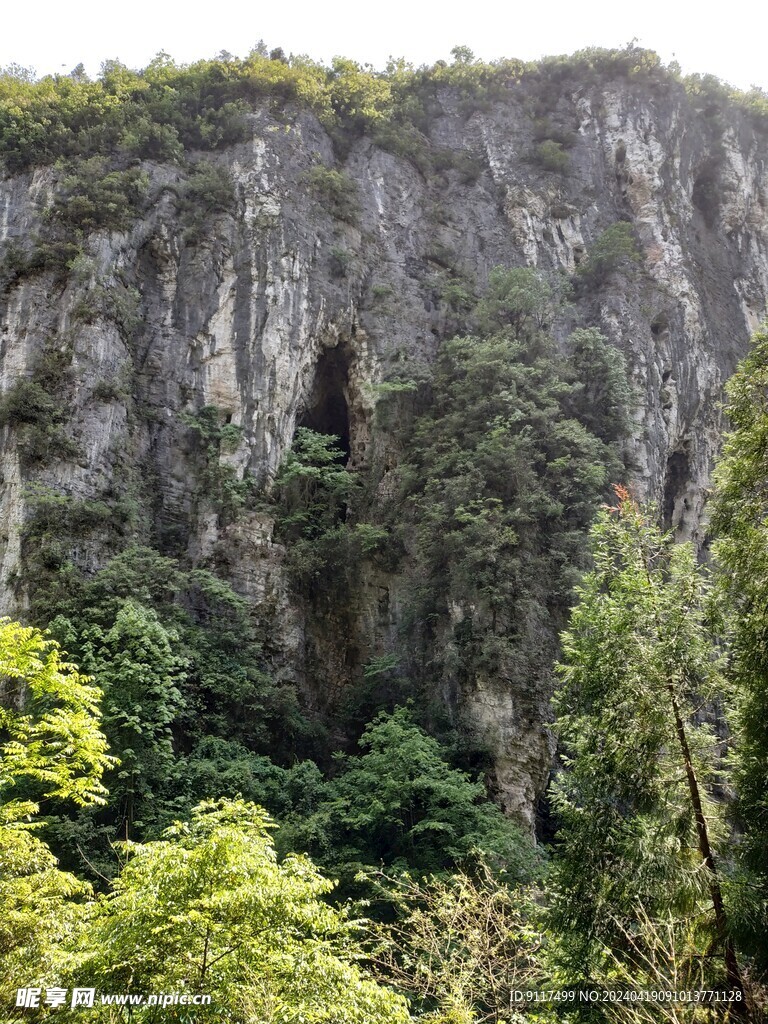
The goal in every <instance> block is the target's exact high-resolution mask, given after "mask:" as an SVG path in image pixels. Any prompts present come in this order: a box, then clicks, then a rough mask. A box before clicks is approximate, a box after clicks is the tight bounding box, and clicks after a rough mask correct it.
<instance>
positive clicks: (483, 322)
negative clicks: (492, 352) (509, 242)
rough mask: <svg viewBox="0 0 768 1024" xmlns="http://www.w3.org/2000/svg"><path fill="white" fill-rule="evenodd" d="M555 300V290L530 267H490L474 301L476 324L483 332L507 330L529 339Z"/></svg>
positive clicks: (541, 325)
mask: <svg viewBox="0 0 768 1024" xmlns="http://www.w3.org/2000/svg"><path fill="white" fill-rule="evenodd" d="M559 302H560V295H559V294H558V291H557V290H556V289H555V288H554V287H553V285H552V284H550V282H548V281H547V280H546V279H545V278H544V277H542V276H541V274H539V273H538V272H537V271H536V270H534V269H533V268H532V267H512V268H508V267H494V268H493V270H492V271H491V273H490V274H489V276H488V289H487V291H486V293H485V295H484V296H483V298H482V299H481V300H480V302H479V303H478V304H477V309H476V316H477V321H478V325H479V327H480V331H481V332H482V333H483V334H485V335H489V334H496V333H497V332H502V331H511V333H512V336H513V337H514V338H516V339H518V340H520V339H522V338H527V339H528V340H529V341H530V340H531V339H532V338H533V337H534V336H535V334H536V332H537V331H541V330H543V329H544V328H546V327H547V326H548V325H549V324H550V323H551V322H552V320H553V318H554V316H555V315H556V312H557V308H558V305H559Z"/></svg>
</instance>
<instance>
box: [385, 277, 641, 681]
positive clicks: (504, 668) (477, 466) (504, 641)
mask: <svg viewBox="0 0 768 1024" xmlns="http://www.w3.org/2000/svg"><path fill="white" fill-rule="evenodd" d="M529 284H532V287H531V288H530V289H529V287H528V286H529ZM477 315H478V319H479V321H480V322H481V323H483V324H485V326H486V327H487V328H489V329H493V328H495V329H496V330H500V331H501V332H502V333H497V334H494V335H492V336H490V337H487V338H485V339H479V338H456V339H453V340H452V341H450V342H447V343H446V344H444V345H443V347H442V349H441V351H440V354H439V356H438V359H437V362H436V364H435V368H434V375H433V378H432V381H431V402H430V404H429V406H428V408H427V409H426V411H425V412H424V413H423V414H422V415H421V416H419V417H418V419H417V420H416V422H415V424H414V427H413V431H412V435H411V437H410V438H409V440H408V443H407V448H406V455H405V459H404V461H403V464H402V466H401V479H402V486H403V492H404V496H405V497H406V498H407V504H406V517H405V518H406V522H405V542H406V543H407V544H408V545H409V546H410V547H411V550H412V551H413V563H412V565H413V571H412V574H411V579H412V588H411V607H410V614H411V616H412V627H411V628H412V631H413V632H412V636H413V637H414V639H415V641H416V649H417V650H418V648H419V645H421V646H422V648H423V650H424V657H425V658H426V659H428V662H429V664H430V672H435V673H441V675H442V678H445V675H446V674H448V675H449V676H451V677H454V678H458V679H466V678H473V677H475V676H476V675H477V674H480V675H482V676H483V677H487V678H494V679H498V680H504V681H505V685H513V684H517V685H519V686H521V687H523V688H528V689H529V688H530V686H531V679H536V678H538V679H543V678H544V676H545V674H546V672H547V662H548V659H549V658H550V657H552V655H553V653H554V646H555V633H556V625H555V623H556V621H557V617H558V616H559V615H560V614H562V612H563V610H564V607H565V605H566V604H567V602H568V599H569V593H570V588H571V585H572V583H573V582H574V581H575V578H576V573H577V571H578V568H579V567H580V566H581V565H582V564H583V561H584V557H585V545H584V538H585V535H586V531H587V528H588V524H589V522H590V521H591V519H592V516H593V514H594V511H595V509H596V507H597V503H598V502H599V500H600V499H601V497H602V496H603V495H604V493H605V487H606V483H607V467H608V466H611V467H615V468H618V464H617V459H616V454H615V450H612V449H611V448H609V447H608V445H606V444H605V443H604V442H603V441H602V440H601V439H599V438H598V437H597V436H595V434H594V433H592V432H590V431H589V430H588V429H587V428H586V427H585V426H584V425H583V424H582V423H581V422H579V420H578V419H577V418H576V417H577V416H578V415H580V413H581V404H580V402H579V396H580V388H581V386H580V385H578V386H577V385H572V384H569V383H568V380H569V379H573V375H574V372H573V369H572V368H571V367H570V366H569V364H568V362H567V361H566V360H565V359H564V358H563V357H561V356H560V355H559V354H558V353H557V351H556V350H555V348H554V346H553V345H552V342H551V341H550V339H549V338H548V336H547V335H546V334H545V333H544V331H543V330H542V327H543V325H544V324H545V323H548V322H551V318H552V317H553V316H554V315H555V303H554V298H553V295H552V291H551V289H550V288H549V286H548V285H547V283H546V282H545V281H543V280H542V279H541V278H538V277H537V276H536V275H535V274H534V273H533V272H531V271H528V270H525V269H518V270H512V271H507V270H499V271H498V272H494V274H493V275H492V280H491V287H490V288H489V294H488V296H486V297H485V298H484V299H483V300H481V302H480V304H479V305H478V314H477ZM606 377H607V380H606V386H608V387H612V386H613V384H615V383H616V380H615V379H613V378H611V376H610V374H607V375H606ZM614 402H615V408H616V409H619V408H620V407H621V405H622V402H623V398H622V394H621V392H620V391H619V392H618V393H617V394H616V395H615V396H614V398H612V399H611V401H610V402H608V404H607V409H608V410H610V408H611V404H612V403H614ZM609 415H610V412H609ZM591 425H592V426H593V427H594V420H593V422H592V424H591ZM614 426H617V422H615V423H614V424H613V426H611V427H610V428H609V427H608V425H607V423H606V424H605V425H604V426H602V427H601V431H602V433H603V434H604V436H606V438H607V437H608V436H609V434H610V431H611V430H613V429H614ZM449 610H450V617H449ZM435 645H436V646H435Z"/></svg>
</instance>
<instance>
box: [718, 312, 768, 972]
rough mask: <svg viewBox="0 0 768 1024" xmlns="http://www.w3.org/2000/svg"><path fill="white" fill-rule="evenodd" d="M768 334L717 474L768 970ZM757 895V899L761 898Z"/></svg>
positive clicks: (742, 770) (739, 781)
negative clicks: (767, 854) (767, 942)
mask: <svg viewBox="0 0 768 1024" xmlns="http://www.w3.org/2000/svg"><path fill="white" fill-rule="evenodd" d="M767 386H768V329H767V328H766V327H763V328H762V329H761V330H759V331H757V332H756V334H755V336H754V338H753V342H752V349H751V351H750V353H749V354H748V355H747V357H746V358H745V359H744V360H743V362H742V363H741V365H740V366H739V368H738V370H737V372H736V373H735V374H734V375H733V377H732V378H731V380H730V381H729V383H728V385H727V392H728V399H729V402H728V407H727V413H728V418H729V420H730V423H731V427H732V429H731V432H730V433H729V434H728V435H727V437H726V440H725V444H724V446H723V455H722V458H721V460H720V462H719V464H718V467H717V471H716V475H715V494H714V502H713V507H712V519H711V531H712V533H713V534H714V536H715V538H716V543H715V544H714V556H715V561H716V565H717V580H718V587H719V591H720V594H721V595H722V599H723V604H724V608H725V610H726V611H727V614H728V618H729V634H730V640H731V675H732V677H733V680H734V682H735V684H736V697H737V699H736V701H735V702H734V707H733V712H734V713H733V718H732V727H733V729H734V732H735V734H736V744H735V758H734V778H735V781H736V785H737V789H738V794H739V811H740V814H741V817H742V820H743V821H744V823H745V825H746V836H745V837H744V842H743V844H742V854H743V858H744V861H745V865H746V867H747V869H748V879H747V880H746V885H745V887H744V888H745V891H746V893H747V900H746V901H745V902H744V903H743V904H742V907H741V909H740V913H741V914H742V916H743V917H744V930H745V932H746V933H747V936H746V937H745V941H747V942H748V945H749V948H750V949H751V951H753V952H754V953H755V954H756V955H757V957H758V959H759V961H760V964H761V966H762V967H763V969H766V968H768V957H766V951H765V944H764V942H763V936H764V935H765V933H766V929H768V864H766V858H765V851H766V846H767V845H768V615H766V608H767V607H768V528H767V527H766V510H767V507H768V497H767V496H766V493H767V492H766V480H767V478H768V474H767V473H766V465H765V452H766V446H768V399H767V398H766V387H767ZM756 896H757V898H755V897H756Z"/></svg>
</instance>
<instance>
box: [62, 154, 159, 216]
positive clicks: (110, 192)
mask: <svg viewBox="0 0 768 1024" xmlns="http://www.w3.org/2000/svg"><path fill="white" fill-rule="evenodd" d="M67 171H68V172H69V173H68V174H67V176H66V177H65V178H64V179H63V181H62V183H61V185H60V187H59V188H58V189H57V191H56V194H55V197H54V201H53V207H52V209H51V211H50V215H51V218H52V219H53V220H54V221H55V222H56V223H58V224H60V225H62V226H63V227H64V228H66V229H68V230H69V231H76V232H82V233H83V234H87V233H89V232H90V231H95V230H98V229H101V228H105V229H107V230H109V231H125V230H127V228H129V227H130V225H131V223H132V222H133V221H134V220H135V218H136V217H138V216H139V214H140V213H141V212H142V209H143V205H144V200H145V196H146V192H147V187H148V184H149V178H148V176H147V174H146V172H145V171H142V170H141V169H140V168H138V167H129V168H127V169H126V170H110V169H109V167H108V164H107V162H106V160H105V159H104V158H103V157H99V156H95V157H91V158H89V159H85V160H81V161H79V162H77V163H70V164H69V166H68V167H67Z"/></svg>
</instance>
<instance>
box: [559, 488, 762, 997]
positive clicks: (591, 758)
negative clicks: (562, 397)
mask: <svg viewBox="0 0 768 1024" xmlns="http://www.w3.org/2000/svg"><path fill="white" fill-rule="evenodd" d="M617 493H618V496H619V504H618V507H616V508H613V509H604V510H603V511H602V512H601V513H600V514H599V516H598V517H597V520H596V523H595V525H594V527H593V530H592V534H591V536H592V546H593V555H594V559H595V568H594V570H593V571H592V572H590V573H589V574H587V576H586V577H585V579H584V581H583V584H582V585H581V587H580V588H579V589H578V591H577V593H578V596H579V603H578V605H577V606H576V607H575V609H574V610H573V613H572V616H571V622H570V627H569V629H568V630H567V631H566V632H565V633H564V634H563V636H562V645H563V663H562V666H561V675H562V680H563V682H562V686H561V688H560V690H559V692H558V694H557V697H556V707H557V711H558V721H557V725H558V730H559V732H560V736H561V737H562V740H563V744H564V749H565V755H564V758H565V765H566V767H567V769H568V770H567V771H566V772H564V773H562V774H561V775H560V776H559V778H558V780H557V782H556V784H555V786H554V789H553V795H554V799H555V803H556V806H557V810H558V812H559V815H560V818H561V821H562V828H561V831H560V833H559V848H558V857H557V861H556V866H557V869H556V876H555V886H556V903H555V916H554V920H555V924H556V927H558V928H559V929H561V930H562V932H563V933H564V935H565V936H566V942H565V945H564V949H565V952H566V959H567V961H568V962H569V964H570V966H571V968H573V969H574V970H576V971H578V972H585V974H586V976H587V977H589V972H590V971H594V970H595V969H596V967H598V966H599V965H600V962H601V960H600V951H601V947H602V949H603V950H605V947H613V948H614V949H621V946H622V943H621V936H622V932H623V929H626V928H627V927H629V928H630V930H631V924H632V922H633V921H636V920H637V914H638V907H639V906H642V907H644V908H646V910H647V911H648V912H649V913H650V914H651V915H652V916H653V915H656V914H667V913H670V912H672V913H675V914H678V915H687V916H689V918H690V919H691V920H693V919H694V918H695V916H696V915H700V916H699V917H698V925H699V927H700V928H701V933H700V934H701V936H702V937H701V940H700V941H701V942H702V948H708V947H711V948H712V949H716V950H718V952H719V955H720V957H721V958H722V961H723V964H724V968H725V974H726V976H727V982H728V985H729V986H730V987H731V988H733V989H737V990H741V989H742V980H741V973H740V970H739V966H738V963H737V961H736V956H735V952H734V947H733V941H732V938H731V935H730V933H729V927H728V920H727V915H726V909H725V905H724V899H723V890H722V879H721V873H720V868H719V866H718V864H717V861H716V846H717V843H718V839H719V838H721V837H722V831H721V829H720V825H719V823H718V813H717V808H716V805H715V804H714V803H713V802H712V799H711V794H712V789H713V787H714V786H715V785H718V784H721V783H722V781H723V766H722V763H721V758H720V756H719V745H718V743H717V742H716V740H715V738H714V737H713V736H712V735H711V733H710V731H709V730H708V729H707V727H706V725H705V724H703V722H702V718H701V715H700V714H699V709H700V708H701V707H702V706H703V705H704V706H706V704H707V701H712V700H714V699H715V698H716V696H717V695H718V694H719V693H720V692H722V689H723V679H722V675H721V672H720V664H719V662H718V659H717V652H716V648H715V646H714V642H713V640H712V637H711V635H710V633H709V632H708V628H707V624H706V621H705V609H706V606H707V602H708V594H709V588H708V585H707V583H706V581H705V579H704V578H703V575H702V573H701V571H700V570H699V569H698V568H697V565H696V559H695V555H694V552H693V550H692V548H691V546H690V545H682V544H680V545H675V544H674V543H673V542H672V541H671V539H670V538H669V537H663V536H662V535H661V534H660V533H659V531H658V529H657V528H656V527H655V526H654V525H652V523H651V521H650V520H649V518H648V517H647V515H645V514H644V513H643V512H642V511H641V510H640V509H639V508H638V507H637V505H636V504H635V503H634V502H633V501H632V499H631V498H630V497H629V495H628V494H627V492H626V491H625V490H623V489H621V488H617ZM706 904H708V911H707V912H706V913H705V912H704V906H705V905H706ZM625 953H626V956H627V957H628V958H630V959H631V956H632V949H631V948H629V949H627V950H625Z"/></svg>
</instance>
